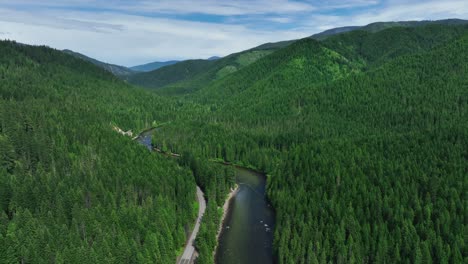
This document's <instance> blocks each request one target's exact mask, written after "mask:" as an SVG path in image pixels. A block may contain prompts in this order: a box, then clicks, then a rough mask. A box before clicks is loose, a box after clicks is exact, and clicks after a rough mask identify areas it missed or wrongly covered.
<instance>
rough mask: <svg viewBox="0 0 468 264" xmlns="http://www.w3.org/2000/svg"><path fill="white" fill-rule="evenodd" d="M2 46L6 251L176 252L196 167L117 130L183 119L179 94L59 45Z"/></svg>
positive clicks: (190, 214) (120, 257)
mask: <svg viewBox="0 0 468 264" xmlns="http://www.w3.org/2000/svg"><path fill="white" fill-rule="evenodd" d="M0 52H1V54H2V56H1V57H0V79H1V81H0V164H1V167H0V262H2V263H173V262H174V260H175V258H176V251H178V250H179V249H180V248H181V247H182V246H183V245H184V243H185V235H186V234H185V231H186V230H188V229H189V227H190V226H191V225H193V221H194V219H195V215H196V209H195V208H194V201H195V181H194V178H193V176H192V173H191V171H190V170H188V169H184V168H182V167H180V166H179V165H177V164H176V163H175V162H174V161H172V160H169V159H167V158H164V157H162V156H157V155H154V154H151V153H150V152H148V151H147V150H146V149H145V148H144V147H142V146H139V145H138V144H136V143H135V142H134V141H132V140H131V139H130V138H127V137H124V136H122V135H120V134H118V133H116V132H114V131H113V130H112V126H113V125H116V126H119V127H122V128H124V129H125V130H126V129H133V131H139V130H141V129H143V128H146V127H148V126H150V125H151V122H153V121H156V122H163V121H167V120H169V119H172V118H170V116H171V115H172V114H171V113H172V112H173V110H174V108H172V107H171V104H170V103H169V102H166V101H165V100H163V99H162V98H159V97H157V96H152V95H151V94H149V93H147V92H145V91H142V90H140V89H135V88H131V87H129V86H128V85H126V84H125V83H123V82H121V81H120V80H118V79H116V78H115V77H114V76H113V75H111V74H110V73H108V72H107V71H104V70H102V69H100V68H97V67H96V66H94V65H92V64H90V63H88V62H86V61H83V60H81V59H76V58H74V57H72V56H69V55H66V54H65V53H63V52H60V51H56V50H52V49H50V48H46V47H31V46H26V45H18V44H16V43H14V42H5V41H2V42H0ZM184 228H186V230H184Z"/></svg>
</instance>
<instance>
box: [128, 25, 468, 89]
mask: <svg viewBox="0 0 468 264" xmlns="http://www.w3.org/2000/svg"><path fill="white" fill-rule="evenodd" d="M467 23H468V21H466V20H459V19H447V20H438V21H402V22H377V23H372V24H369V25H366V26H351V27H342V28H334V29H330V30H326V31H324V32H321V33H318V34H315V35H313V36H311V37H310V38H311V39H315V40H320V41H325V40H326V39H328V38H330V37H333V36H335V35H341V34H343V33H347V32H354V31H359V32H362V31H364V32H369V33H376V32H379V31H382V30H384V29H389V28H417V27H423V26H427V25H442V26H450V25H464V24H467ZM296 41H297V40H290V41H281V42H277V43H266V44H263V45H260V46H258V47H255V48H252V49H250V50H246V51H243V52H240V53H235V54H232V55H229V56H227V57H224V58H221V59H219V60H216V62H213V61H210V60H208V61H206V60H191V61H184V62H181V63H176V64H174V65H171V66H169V67H165V68H164V69H162V70H161V71H158V70H154V71H150V72H146V73H139V74H135V75H133V76H131V78H130V79H129V82H130V83H132V84H135V85H138V86H142V87H147V88H151V89H156V90H157V91H158V92H159V93H160V94H165V95H183V94H188V93H192V92H194V91H197V90H199V89H201V88H202V87H205V86H207V85H210V84H211V83H212V82H214V81H216V80H219V79H222V78H223V77H225V76H228V75H230V74H231V73H234V72H236V71H238V70H240V69H242V68H243V67H245V66H247V65H249V64H251V63H253V62H255V61H256V60H258V59H260V58H262V57H264V56H266V55H268V54H270V53H272V52H274V51H276V50H278V49H282V48H284V47H287V46H288V45H290V44H292V43H294V42H296Z"/></svg>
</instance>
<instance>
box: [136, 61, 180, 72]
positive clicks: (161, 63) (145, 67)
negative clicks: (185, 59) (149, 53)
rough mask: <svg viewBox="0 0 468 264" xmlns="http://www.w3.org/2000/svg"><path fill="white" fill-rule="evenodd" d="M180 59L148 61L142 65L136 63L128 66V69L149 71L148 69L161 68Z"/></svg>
mask: <svg viewBox="0 0 468 264" xmlns="http://www.w3.org/2000/svg"><path fill="white" fill-rule="evenodd" d="M178 62H180V61H177V60H172V61H155V62H150V63H146V64H142V65H137V66H133V67H130V70H132V71H136V72H149V71H154V70H157V69H159V68H162V67H164V66H169V65H172V64H176V63H178Z"/></svg>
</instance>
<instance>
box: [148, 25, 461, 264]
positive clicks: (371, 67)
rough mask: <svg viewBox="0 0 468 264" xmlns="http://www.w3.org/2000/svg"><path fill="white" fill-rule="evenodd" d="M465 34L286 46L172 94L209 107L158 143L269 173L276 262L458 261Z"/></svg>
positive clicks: (433, 31)
mask: <svg viewBox="0 0 468 264" xmlns="http://www.w3.org/2000/svg"><path fill="white" fill-rule="evenodd" d="M467 34H468V28H467V27H466V26H441V25H430V26H426V27H419V28H403V27H401V28H391V29H387V30H383V31H381V32H378V33H369V32H365V31H354V32H350V33H346V34H342V35H338V36H334V37H330V38H328V39H326V40H324V41H321V42H318V41H315V40H312V39H304V40H301V41H298V42H295V43H293V44H291V45H290V46H288V47H286V48H284V49H281V50H279V51H277V52H275V53H273V54H271V55H268V56H266V57H264V58H261V59H259V60H258V61H256V62H255V63H253V64H252V65H250V66H248V67H246V68H244V69H241V70H239V71H237V72H235V73H233V74H231V75H227V76H226V77H224V78H222V79H218V80H214V81H212V82H209V83H207V84H206V86H205V87H204V88H203V89H201V90H199V91H198V92H195V93H193V94H188V95H185V96H182V97H177V98H178V100H179V101H180V102H187V101H189V102H197V103H200V104H201V105H205V106H206V109H207V111H208V112H203V113H202V114H201V116H200V117H199V118H196V117H195V118H192V119H191V120H188V121H181V122H179V123H173V124H171V126H168V127H166V128H164V129H163V130H162V131H161V133H159V134H158V136H157V137H156V138H157V139H156V140H157V141H158V142H160V144H162V143H163V144H164V145H165V146H166V147H167V148H169V149H172V150H173V151H176V152H181V151H184V150H187V151H188V150H190V151H191V152H192V153H197V155H199V156H203V157H206V158H213V159H221V160H225V161H230V162H234V163H237V164H241V165H244V166H248V167H253V168H257V169H260V170H262V171H265V172H267V173H268V174H269V178H268V179H269V180H268V194H269V198H270V199H271V201H272V202H273V204H274V207H275V209H276V211H277V221H278V224H277V226H276V232H275V248H276V249H277V257H278V260H279V262H280V263H330V262H331V263H363V262H364V263H385V262H387V263H463V262H466V259H467V252H466V250H467V249H466V242H465V239H464V236H465V235H466V224H467V223H466V217H467V215H466V207H467V199H466V191H467V189H466V186H467V183H468V182H467V180H468V178H467V177H466V175H467V169H468V165H467V164H468V163H467V157H468V153H467V149H468V142H467V138H468V137H467V136H468V122H467V121H466V120H467V98H468V97H467V95H468V94H467V91H468V80H467V77H466V76H467V73H468V68H467V64H466V61H468V54H467V51H468V42H467V40H468V38H467V37H468V35H467ZM194 139H196V140H194Z"/></svg>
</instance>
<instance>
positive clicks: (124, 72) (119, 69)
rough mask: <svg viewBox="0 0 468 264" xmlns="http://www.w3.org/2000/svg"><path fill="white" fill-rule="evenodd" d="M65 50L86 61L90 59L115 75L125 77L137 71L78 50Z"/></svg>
mask: <svg viewBox="0 0 468 264" xmlns="http://www.w3.org/2000/svg"><path fill="white" fill-rule="evenodd" d="M63 52H65V53H67V54H70V55H72V56H74V57H76V58H79V59H82V60H85V61H89V62H91V63H92V64H94V65H96V66H99V67H101V68H103V69H105V70H106V71H108V72H111V73H112V74H114V75H115V76H119V77H122V78H125V77H126V76H128V75H130V74H133V73H135V71H134V70H133V69H129V68H127V67H124V66H119V65H115V64H109V63H105V62H102V61H98V60H96V59H93V58H90V57H88V56H86V55H83V54H81V53H78V52H74V51H71V50H64V51H63Z"/></svg>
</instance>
